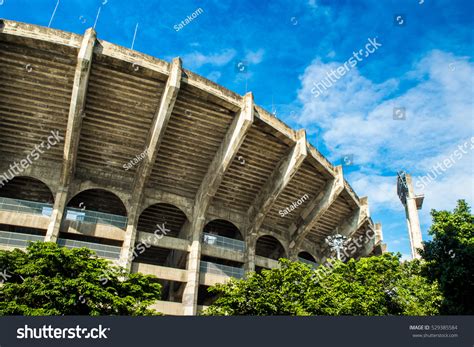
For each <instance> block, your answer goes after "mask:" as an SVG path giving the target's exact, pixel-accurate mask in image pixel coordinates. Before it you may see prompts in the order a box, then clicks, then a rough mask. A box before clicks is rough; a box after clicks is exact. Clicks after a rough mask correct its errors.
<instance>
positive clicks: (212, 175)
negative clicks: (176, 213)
mask: <svg viewBox="0 0 474 347" xmlns="http://www.w3.org/2000/svg"><path fill="white" fill-rule="evenodd" d="M253 119H254V101H253V95H252V93H247V94H246V95H245V96H244V98H243V100H242V108H241V110H240V112H239V114H238V115H237V116H236V117H235V118H234V120H233V122H232V124H231V125H230V128H229V130H228V131H227V134H226V135H225V137H224V140H223V141H222V143H221V145H220V147H219V150H218V151H217V153H216V155H215V156H214V159H213V160H212V162H211V165H210V166H209V169H208V170H207V174H206V176H205V177H204V179H203V180H202V182H201V186H200V187H199V189H198V192H197V194H196V198H195V205H194V215H195V216H198V217H201V216H204V215H205V214H206V212H207V209H208V207H209V204H210V202H211V199H212V197H213V196H214V195H215V194H216V192H217V190H218V189H219V185H220V184H221V182H222V180H223V178H224V175H225V173H226V171H227V169H228V168H229V167H230V165H231V163H232V160H233V159H234V157H235V155H236V154H237V152H238V151H239V149H240V146H241V145H242V143H243V142H244V139H245V136H246V135H247V133H248V131H249V129H250V127H251V126H252V123H253Z"/></svg>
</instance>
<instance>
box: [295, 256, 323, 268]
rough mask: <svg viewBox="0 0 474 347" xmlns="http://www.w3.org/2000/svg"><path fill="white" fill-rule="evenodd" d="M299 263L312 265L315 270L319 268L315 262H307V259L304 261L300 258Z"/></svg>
mask: <svg viewBox="0 0 474 347" xmlns="http://www.w3.org/2000/svg"><path fill="white" fill-rule="evenodd" d="M298 261H300V262H302V263H305V264H309V265H311V266H312V267H313V268H317V267H318V266H319V264H318V263H315V262H314V261H311V260H307V259H304V258H301V257H298Z"/></svg>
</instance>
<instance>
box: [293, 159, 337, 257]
mask: <svg viewBox="0 0 474 347" xmlns="http://www.w3.org/2000/svg"><path fill="white" fill-rule="evenodd" d="M334 174H335V176H334V178H332V179H331V180H329V181H328V182H327V183H326V185H325V186H324V188H323V189H322V190H321V192H320V193H319V194H318V195H317V196H316V197H315V198H313V200H312V201H311V202H310V203H309V204H308V206H307V207H306V208H305V209H304V210H303V212H302V213H301V216H300V220H301V222H300V223H299V225H291V226H290V233H292V236H291V242H290V249H298V248H299V247H300V245H301V243H302V242H303V240H304V238H305V237H306V235H307V234H308V233H309V232H310V231H311V229H312V228H313V226H315V225H316V223H317V222H318V221H319V220H320V219H321V218H322V216H323V215H324V213H326V211H327V210H328V209H329V208H330V207H331V205H332V204H333V203H334V202H335V201H336V200H337V198H338V197H339V194H341V192H342V191H343V189H344V176H343V172H342V166H337V167H336V169H335V172H334Z"/></svg>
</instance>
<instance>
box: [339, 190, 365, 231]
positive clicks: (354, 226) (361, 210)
mask: <svg viewBox="0 0 474 347" xmlns="http://www.w3.org/2000/svg"><path fill="white" fill-rule="evenodd" d="M369 217H370V211H369V199H368V198H367V197H366V196H364V197H362V198H360V199H359V207H358V208H356V209H355V210H354V211H353V212H352V214H351V215H350V216H349V217H348V218H346V219H345V220H344V221H343V222H342V223H341V224H340V225H338V226H337V228H336V229H337V230H338V232H337V233H338V234H341V235H343V236H347V237H351V236H352V235H353V234H354V233H355V232H357V230H359V229H360V227H361V226H362V224H364V222H365V221H366V220H367V219H368V218H369Z"/></svg>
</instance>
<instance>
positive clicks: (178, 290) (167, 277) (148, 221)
mask: <svg viewBox="0 0 474 347" xmlns="http://www.w3.org/2000/svg"><path fill="white" fill-rule="evenodd" d="M186 222H187V217H186V215H185V214H184V212H183V211H181V210H180V209H179V208H178V207H176V206H174V205H170V204H165V203H159V204H154V205H151V206H149V207H148V208H146V209H145V210H144V211H143V212H142V213H141V215H140V217H139V219H138V225H137V232H138V235H137V239H136V240H137V241H136V243H135V251H134V253H133V265H132V270H133V271H137V272H145V271H146V272H147V273H153V274H154V275H155V276H157V277H158V278H159V279H158V282H159V283H160V284H161V285H162V293H161V294H162V295H161V299H162V300H164V301H173V302H181V301H182V296H183V291H184V287H185V284H186V283H185V282H181V281H180V280H181V279H182V276H181V273H180V272H181V271H184V270H185V269H186V258H187V242H180V241H177V240H173V239H180V238H181V239H184V225H185V224H186ZM152 243H154V244H153V245H152ZM156 244H158V245H159V246H157V245H156ZM149 265H152V266H154V267H150V266H149ZM163 267H164V268H173V269H175V270H173V271H169V270H167V269H163ZM162 277H163V278H162Z"/></svg>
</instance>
